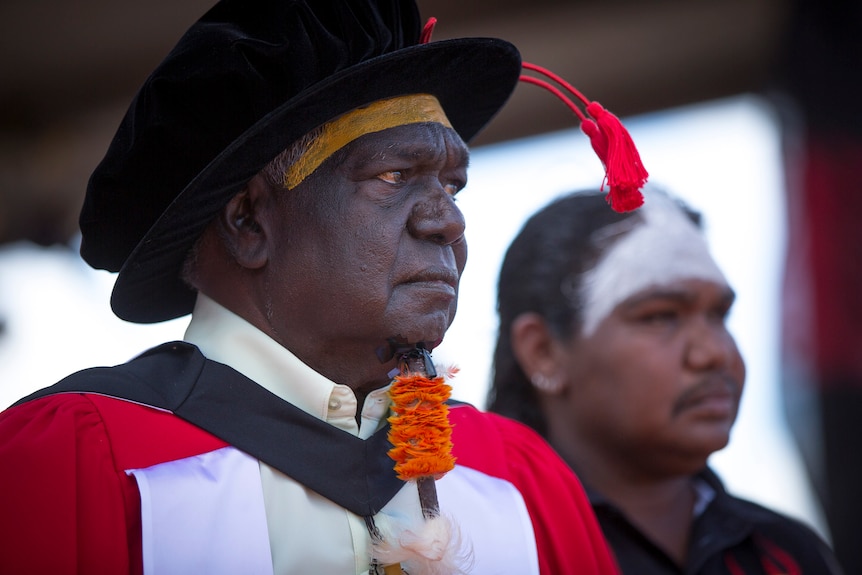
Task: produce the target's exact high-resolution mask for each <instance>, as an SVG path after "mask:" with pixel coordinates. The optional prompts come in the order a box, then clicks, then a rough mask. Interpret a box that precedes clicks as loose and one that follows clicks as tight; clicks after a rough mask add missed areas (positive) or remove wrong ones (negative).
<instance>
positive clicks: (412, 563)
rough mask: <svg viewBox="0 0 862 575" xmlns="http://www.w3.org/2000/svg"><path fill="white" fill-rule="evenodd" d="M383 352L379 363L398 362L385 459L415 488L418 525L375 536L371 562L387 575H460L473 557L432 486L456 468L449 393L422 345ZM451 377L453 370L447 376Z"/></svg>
mask: <svg viewBox="0 0 862 575" xmlns="http://www.w3.org/2000/svg"><path fill="white" fill-rule="evenodd" d="M387 347H389V348H390V350H391V351H389V352H384V351H382V350H380V351H379V352H378V355H379V356H380V357H381V359H382V358H385V357H387V356H388V357H395V358H396V359H397V361H398V368H397V370H394V373H393V375H394V378H393V383H392V386H391V387H390V390H389V395H390V398H391V400H392V407H391V409H392V413H393V415H392V416H391V417H390V418H389V423H390V428H389V435H388V437H389V442H390V443H391V444H392V448H391V449H390V450H389V452H388V454H389V457H390V458H391V459H392V460H393V462H394V470H395V473H396V475H397V476H398V478H399V479H401V480H402V481H405V482H407V483H409V484H414V485H415V486H416V489H417V492H418V496H419V503H420V506H421V510H422V520H421V522H420V524H409V525H408V524H404V525H402V526H401V527H399V528H398V529H396V530H394V531H390V532H389V533H382V534H381V533H378V535H379V536H378V537H377V541H376V544H375V560H376V561H378V564H380V565H382V566H383V570H384V572H385V574H386V575H398V574H400V573H401V572H402V571H401V565H405V566H408V567H409V569H410V573H422V574H426V573H427V574H430V575H443V574H446V575H450V574H457V573H462V571H461V567H460V566H462V565H466V564H469V563H470V560H469V557H470V555H472V551H471V550H469V546H468V545H467V546H465V545H464V544H463V542H462V541H461V538H460V533H459V530H458V528H457V526H456V525H455V524H454V522H453V521H452V519H451V518H450V517H449V516H446V515H442V514H441V513H440V504H439V502H438V499H437V487H436V484H435V481H436V480H437V479H440V478H441V477H443V475H445V474H446V473H447V472H449V471H451V470H452V469H453V468H454V467H455V458H454V457H453V456H452V428H451V425H450V423H449V408H448V406H447V405H446V401H447V400H448V399H449V396H450V394H451V391H452V388H451V387H450V386H449V385H448V384H446V383H445V377H443V376H442V375H438V373H437V370H436V369H435V368H434V364H433V362H432V360H431V354H430V353H429V352H428V349H427V348H426V347H425V345H424V344H421V343H420V344H417V345H409V344H406V343H405V342H403V341H395V340H391V341H390V342H389V344H388V346H387ZM390 354H392V355H390ZM452 374H454V370H453V371H452V372H451V373H449V374H447V375H452Z"/></svg>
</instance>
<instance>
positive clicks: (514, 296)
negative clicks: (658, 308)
mask: <svg viewBox="0 0 862 575" xmlns="http://www.w3.org/2000/svg"><path fill="white" fill-rule="evenodd" d="M654 193H655V192H654ZM658 193H661V192H658ZM647 201H648V200H647ZM680 205H681V208H682V209H683V210H684V211H685V212H686V213H687V214H688V215H689V217H691V218H692V220H693V221H694V222H695V223H696V224H698V225H699V223H700V217H699V214H697V213H696V212H693V211H692V210H690V209H689V208H688V207H687V206H685V205H684V204H681V203H680ZM632 217H638V218H639V217H640V216H639V215H638V212H629V213H625V214H620V213H617V212H614V211H613V210H611V209H610V207H609V206H608V204H607V202H606V200H605V196H604V194H602V193H597V192H596V191H595V190H590V191H576V192H572V193H569V194H566V195H564V196H561V197H559V198H557V199H556V200H554V201H552V202H551V203H550V204H548V205H546V206H545V207H544V208H542V209H541V210H539V211H538V212H536V213H535V214H534V215H533V216H531V217H530V218H529V219H528V220H527V222H526V223H525V224H524V226H523V228H521V231H520V232H519V233H518V235H517V236H516V237H515V239H514V240H513V241H512V243H511V245H510V246H509V248H508V250H507V251H506V255H505V257H504V259H503V264H502V267H501V269H500V276H499V279H498V282H497V314H498V316H499V328H498V333H497V345H496V349H495V350H494V367H493V380H492V384H491V389H490V390H489V393H488V409H489V410H490V411H494V412H497V413H500V414H502V415H505V416H507V417H510V418H513V419H516V420H518V421H521V422H523V423H526V424H527V425H529V426H530V427H532V428H533V429H535V430H536V431H538V432H539V433H540V434H542V435H545V434H546V428H545V427H546V426H545V420H544V416H543V415H542V413H541V412H540V409H539V404H538V397H537V395H536V391H535V389H534V387H533V386H532V385H531V384H530V381H529V379H528V377H527V376H526V374H525V373H524V371H523V370H522V369H521V366H520V365H519V364H518V361H517V359H516V358H515V355H514V353H513V350H512V345H511V341H510V336H509V332H510V330H511V327H512V322H514V321H515V319H516V318H517V317H518V316H519V315H521V314H524V313H527V312H534V313H537V314H539V315H540V316H541V317H542V318H544V320H545V322H546V323H547V325H548V327H549V329H550V330H551V332H552V333H553V334H554V336H556V337H557V338H559V339H560V340H567V339H569V338H570V337H572V335H573V334H574V333H575V330H578V329H580V325H581V322H582V309H581V306H582V302H581V300H580V297H581V293H580V291H581V289H580V286H581V283H582V276H583V274H584V273H585V272H586V271H588V270H590V269H592V268H593V267H594V266H595V264H596V263H597V261H598V259H599V257H600V255H601V254H602V253H603V252H604V251H605V250H607V248H608V247H609V246H610V245H612V244H613V242H614V239H616V238H618V237H620V236H619V235H617V236H615V237H607V234H602V235H603V236H605V239H604V240H602V241H598V240H597V238H598V237H599V236H600V234H598V233H597V232H598V231H599V230H603V229H604V228H606V227H607V226H609V225H612V224H615V223H618V222H621V221H623V220H626V219H628V218H632ZM623 227H624V226H623Z"/></svg>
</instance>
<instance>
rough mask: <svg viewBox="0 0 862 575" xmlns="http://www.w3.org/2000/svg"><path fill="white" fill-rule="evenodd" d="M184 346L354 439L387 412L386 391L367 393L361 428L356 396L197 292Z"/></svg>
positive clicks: (369, 430)
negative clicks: (358, 422) (226, 366)
mask: <svg viewBox="0 0 862 575" xmlns="http://www.w3.org/2000/svg"><path fill="white" fill-rule="evenodd" d="M184 339H185V341H187V342H189V343H192V344H194V345H196V346H197V347H198V348H199V349H200V350H201V353H203V354H204V356H205V357H207V358H208V359H211V360H213V361H217V362H219V363H223V364H225V365H228V366H230V367H232V368H233V369H235V370H237V371H238V372H240V373H242V374H243V375H245V376H246V377H248V378H249V379H251V380H253V381H254V382H256V383H257V384H258V385H260V386H261V387H263V388H264V389H266V390H267V391H269V392H271V393H273V394H275V395H277V396H278V397H280V398H281V399H283V400H285V401H287V402H289V403H291V404H293V405H295V406H296V407H298V408H299V409H301V410H303V411H305V412H306V413H308V414H310V415H313V416H314V417H317V418H318V419H321V420H323V421H326V422H328V423H330V424H332V425H334V426H336V427H339V428H341V429H343V430H345V431H347V432H349V433H352V434H354V435H358V436H360V437H363V438H365V437H368V436H370V435H371V434H372V433H374V431H376V430H377V429H378V427H379V426H380V425H381V424H382V423H383V418H384V417H385V416H386V415H388V412H389V397H388V393H387V392H388V390H389V386H387V387H384V388H381V389H377V390H374V391H372V392H371V393H369V394H368V396H367V397H366V399H365V404H364V406H363V410H362V417H361V420H362V426H361V427H359V426H358V425H357V423H356V408H357V401H356V396H355V395H354V393H353V390H351V389H350V388H349V387H348V386H346V385H342V384H338V383H335V382H333V381H331V380H329V379H327V378H326V377H324V376H323V375H321V374H319V373H317V372H316V371H314V370H313V369H312V368H310V367H309V366H308V365H306V364H305V363H303V362H302V360H300V359H299V358H298V357H296V356H295V355H294V354H293V353H291V352H290V350H288V349H286V348H284V347H282V346H281V344H279V343H278V342H276V341H275V340H273V339H272V338H270V337H269V336H267V335H266V334H265V333H263V332H262V331H260V330H259V329H257V328H256V327H255V326H253V325H252V324H250V323H249V322H247V321H246V320H244V319H243V318H241V317H240V316H238V315H236V314H234V313H233V312H231V311H230V310H228V309H227V308H225V307H223V306H221V305H219V304H218V303H216V302H215V301H213V300H212V299H210V298H209V297H207V296H205V295H204V294H202V293H198V296H197V302H196V303H195V308H194V311H193V313H192V319H191V322H190V323H189V326H188V328H187V329H186V332H185V337H184Z"/></svg>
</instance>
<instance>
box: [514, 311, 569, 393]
mask: <svg viewBox="0 0 862 575" xmlns="http://www.w3.org/2000/svg"><path fill="white" fill-rule="evenodd" d="M509 338H510V341H511V345H512V352H513V353H514V354H515V358H516V359H517V360H518V363H519V364H520V365H521V369H522V370H523V371H524V374H526V376H527V377H528V378H529V380H530V382H531V383H532V384H533V386H534V387H536V389H538V390H539V391H540V392H544V393H549V394H558V393H560V392H561V391H562V389H563V387H564V374H563V372H562V370H561V364H560V362H559V361H558V357H559V353H560V349H559V342H558V341H557V339H556V338H555V337H554V336H553V334H552V333H551V330H550V329H549V328H548V324H547V322H546V321H545V319H544V318H543V317H542V316H540V315H539V314H537V313H534V312H528V313H524V314H521V315H519V316H518V317H516V318H515V321H513V322H512V327H511V329H510V330H509Z"/></svg>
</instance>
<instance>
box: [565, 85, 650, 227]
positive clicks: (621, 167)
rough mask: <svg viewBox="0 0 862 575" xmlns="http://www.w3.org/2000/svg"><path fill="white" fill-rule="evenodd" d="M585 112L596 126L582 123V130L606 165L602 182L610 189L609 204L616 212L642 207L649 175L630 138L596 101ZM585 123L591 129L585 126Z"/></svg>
mask: <svg viewBox="0 0 862 575" xmlns="http://www.w3.org/2000/svg"><path fill="white" fill-rule="evenodd" d="M587 113H588V114H589V115H590V116H592V117H593V119H594V120H595V123H594V124H593V122H583V123H582V124H581V129H582V130H583V132H584V133H585V134H586V135H587V136H589V138H590V143H591V144H592V146H593V150H595V152H596V155H598V157H599V159H600V160H601V161H602V163H603V164H604V165H605V183H606V184H607V185H608V187H609V188H610V190H609V192H608V203H609V204H610V205H611V208H613V209H614V211H617V212H630V211H631V210H634V209H637V208H639V207H641V206H642V205H643V203H644V198H643V195H642V194H641V192H640V190H641V188H642V187H643V186H644V184H646V181H647V177H649V174H648V173H647V171H646V169H644V166H643V163H641V157H640V154H639V153H638V150H637V148H636V147H635V144H634V142H633V141H632V137H631V135H629V132H628V130H626V128H625V126H623V125H622V123H621V122H620V120H619V118H617V117H616V116H614V115H613V114H611V113H610V112H608V111H607V110H605V109H604V108H603V107H602V106H601V104H599V103H598V102H590V103H589V104H588V105H587ZM588 124H592V126H589V127H588ZM591 132H592V133H591ZM602 190H604V184H603V185H602Z"/></svg>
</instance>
